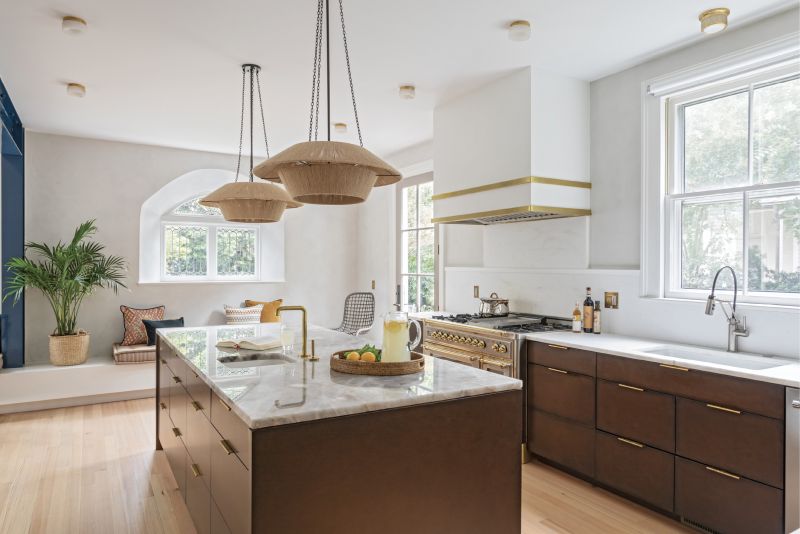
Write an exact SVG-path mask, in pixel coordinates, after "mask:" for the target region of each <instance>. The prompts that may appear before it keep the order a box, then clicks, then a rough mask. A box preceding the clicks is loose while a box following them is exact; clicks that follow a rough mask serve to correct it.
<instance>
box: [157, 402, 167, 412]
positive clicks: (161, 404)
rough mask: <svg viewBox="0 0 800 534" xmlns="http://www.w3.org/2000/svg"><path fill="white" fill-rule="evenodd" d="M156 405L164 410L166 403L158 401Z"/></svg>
mask: <svg viewBox="0 0 800 534" xmlns="http://www.w3.org/2000/svg"><path fill="white" fill-rule="evenodd" d="M158 405H159V406H161V409H162V410H166V409H167V405H166V404H164V403H163V402H159V403H158Z"/></svg>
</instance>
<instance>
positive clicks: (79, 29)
mask: <svg viewBox="0 0 800 534" xmlns="http://www.w3.org/2000/svg"><path fill="white" fill-rule="evenodd" d="M61 30H62V31H63V32H64V33H68V34H70V35H78V34H79V33H83V32H84V31H85V30H86V21H85V20H83V19H82V18H80V17H73V16H72V15H68V16H66V17H64V18H63V19H61Z"/></svg>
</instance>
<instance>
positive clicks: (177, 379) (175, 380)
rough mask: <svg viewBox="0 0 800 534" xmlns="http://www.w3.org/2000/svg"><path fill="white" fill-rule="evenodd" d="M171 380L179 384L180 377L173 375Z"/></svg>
mask: <svg viewBox="0 0 800 534" xmlns="http://www.w3.org/2000/svg"><path fill="white" fill-rule="evenodd" d="M172 380H173V381H174V382H175V383H176V384H180V383H181V379H180V378H178V377H177V376H173V377H172Z"/></svg>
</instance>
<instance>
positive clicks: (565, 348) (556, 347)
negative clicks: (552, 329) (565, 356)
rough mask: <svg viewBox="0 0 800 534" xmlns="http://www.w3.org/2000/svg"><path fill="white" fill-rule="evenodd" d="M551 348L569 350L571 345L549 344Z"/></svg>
mask: <svg viewBox="0 0 800 534" xmlns="http://www.w3.org/2000/svg"><path fill="white" fill-rule="evenodd" d="M547 346H548V347H550V348H551V349H558V350H569V347H565V346H563V345H547Z"/></svg>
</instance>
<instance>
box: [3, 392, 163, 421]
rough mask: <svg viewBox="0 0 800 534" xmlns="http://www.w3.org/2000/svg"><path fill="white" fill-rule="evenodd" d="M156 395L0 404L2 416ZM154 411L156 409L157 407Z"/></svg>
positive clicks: (69, 398) (120, 395)
mask: <svg viewBox="0 0 800 534" xmlns="http://www.w3.org/2000/svg"><path fill="white" fill-rule="evenodd" d="M155 394H156V390H155V389H143V390H139V391H122V392H119V393H104V394H101V395H86V396H83V397H67V398H61V399H48V400H41V401H33V402H18V403H16V404H0V415H2V414H8V413H19V412H35V411H39V410H52V409H53V408H68V407H70V406H86V405H88V404H101V403H104V402H116V401H124V400H133V399H146V398H148V397H154V396H155ZM153 409H155V407H154V408H153Z"/></svg>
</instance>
